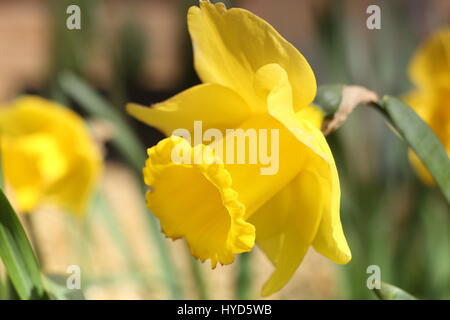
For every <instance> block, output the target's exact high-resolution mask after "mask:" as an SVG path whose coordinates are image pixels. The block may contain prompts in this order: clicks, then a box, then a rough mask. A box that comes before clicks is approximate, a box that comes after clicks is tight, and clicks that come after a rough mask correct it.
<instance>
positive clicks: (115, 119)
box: [59, 72, 146, 172]
mask: <svg viewBox="0 0 450 320" xmlns="http://www.w3.org/2000/svg"><path fill="white" fill-rule="evenodd" d="M59 84H60V85H61V88H62V89H63V90H64V92H65V93H66V94H67V95H68V96H70V97H71V98H73V99H74V100H75V101H77V102H78V103H79V104H80V106H81V107H82V108H83V109H84V110H86V111H87V112H88V113H89V114H91V115H92V116H95V117H98V118H100V119H106V120H109V121H111V122H112V123H113V124H114V127H115V129H116V130H117V134H116V135H115V136H114V138H113V140H112V142H113V144H114V145H115V147H116V148H117V150H118V151H119V152H120V153H121V154H122V156H123V157H124V158H125V160H126V161H127V162H128V163H130V165H131V166H132V167H133V169H135V170H137V171H139V172H140V171H141V170H142V168H143V167H144V164H145V157H146V154H145V148H144V147H143V146H142V145H141V143H140V142H139V139H138V138H137V136H136V135H135V134H134V132H133V130H131V128H130V126H129V125H128V123H127V120H126V119H125V118H124V116H123V115H122V114H121V113H120V112H118V111H117V110H116V108H114V106H112V105H111V104H110V103H108V102H107V101H106V100H105V99H103V97H101V96H100V95H99V94H98V93H97V92H95V91H94V90H92V88H91V87H90V86H89V85H88V84H86V83H85V82H84V81H83V80H81V79H80V78H78V77H77V76H75V75H74V74H72V73H68V72H67V73H63V74H62V75H61V76H60V77H59Z"/></svg>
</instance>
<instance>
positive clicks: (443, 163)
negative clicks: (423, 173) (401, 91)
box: [380, 96, 450, 203]
mask: <svg viewBox="0 0 450 320" xmlns="http://www.w3.org/2000/svg"><path fill="white" fill-rule="evenodd" d="M380 107H381V108H382V111H384V113H385V115H386V116H387V118H388V119H389V121H390V123H391V124H392V125H393V127H394V128H395V130H396V131H397V132H398V133H399V135H400V136H401V137H402V138H403V139H404V140H405V141H406V142H407V143H408V145H409V146H410V147H411V148H412V149H413V150H414V152H415V153H416V154H417V156H418V157H419V158H420V159H421V160H422V162H423V164H424V165H425V166H426V167H427V169H428V171H429V172H430V174H431V175H432V176H433V178H434V181H435V182H436V184H437V185H438V186H439V187H440V189H441V190H442V193H443V194H444V196H445V198H446V199H447V201H448V202H449V203H450V159H449V157H448V155H447V152H446V151H445V149H444V146H443V145H442V143H441V142H440V141H439V139H438V137H436V135H435V134H434V132H433V131H432V130H431V129H430V127H429V126H428V125H427V124H425V122H423V120H422V119H421V118H420V117H419V116H418V115H417V114H416V113H415V112H414V110H413V109H411V108H410V107H409V106H407V105H406V104H405V103H403V102H402V101H400V100H399V99H396V98H393V97H389V96H386V97H384V98H383V100H382V101H381V104H380Z"/></svg>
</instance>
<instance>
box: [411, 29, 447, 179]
mask: <svg viewBox="0 0 450 320" xmlns="http://www.w3.org/2000/svg"><path fill="white" fill-rule="evenodd" d="M409 73H410V77H411V79H412V80H413V82H414V84H415V85H416V86H417V89H416V90H415V91H413V92H411V93H410V94H408V95H407V96H406V97H405V101H406V103H407V104H408V105H410V106H411V107H412V108H413V109H414V110H415V111H416V112H417V114H418V115H419V116H420V117H421V118H422V119H423V121H425V122H426V123H427V124H428V125H429V126H430V127H431V129H432V130H433V131H434V133H435V134H436V136H437V137H438V138H439V140H440V141H441V142H442V144H443V145H444V147H445V149H446V150H447V154H448V155H450V28H447V29H444V30H441V31H438V32H436V33H435V34H433V35H432V36H431V37H430V39H428V40H427V41H426V42H425V43H424V44H423V45H422V46H421V47H420V48H419V50H418V51H417V53H416V55H415V56H414V57H413V59H412V61H411V64H410V69H409ZM409 157H410V160H411V163H412V165H413V166H414V168H415V170H416V172H417V174H418V176H419V177H420V178H422V180H423V181H424V182H425V183H427V184H433V183H434V182H433V178H432V177H431V174H430V173H429V172H428V170H427V169H426V168H425V166H424V165H423V164H422V162H421V161H420V159H419V158H418V157H417V155H416V154H415V153H414V152H413V151H411V150H410V151H409Z"/></svg>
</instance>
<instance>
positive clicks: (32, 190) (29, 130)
mask: <svg viewBox="0 0 450 320" xmlns="http://www.w3.org/2000/svg"><path fill="white" fill-rule="evenodd" d="M0 142H1V145H0V152H1V156H2V161H3V170H4V175H5V180H6V183H7V185H10V186H11V188H12V190H13V194H14V198H15V201H16V202H17V207H18V209H19V211H20V212H28V213H29V212H32V211H33V210H35V209H36V208H37V207H38V206H39V205H41V204H43V203H52V204H55V205H57V206H58V207H59V208H61V209H63V210H67V211H70V212H71V213H73V214H75V215H78V216H82V215H84V214H85V213H86V209H87V207H88V204H89V200H90V199H91V197H92V195H93V192H94V190H95V187H96V186H97V184H98V179H99V176H100V171H101V167H102V156H101V154H100V152H99V149H98V147H97V146H96V145H95V142H94V140H93V139H92V137H91V136H90V134H89V131H88V129H87V126H86V124H85V122H84V120H83V119H82V118H81V117H80V116H78V115H77V114H76V113H75V112H73V111H72V110H70V109H68V108H65V107H63V106H61V105H58V104H56V103H54V102H51V101H49V100H46V99H43V98H41V97H38V96H22V97H19V98H17V99H16V100H14V101H12V102H11V103H9V104H7V105H6V106H2V107H1V108H0Z"/></svg>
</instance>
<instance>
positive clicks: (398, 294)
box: [374, 282, 417, 300]
mask: <svg viewBox="0 0 450 320" xmlns="http://www.w3.org/2000/svg"><path fill="white" fill-rule="evenodd" d="M374 291H375V294H376V295H377V297H378V298H379V299H380V300H417V298H416V297H414V296H413V295H411V294H409V293H408V292H406V291H404V290H402V289H400V288H397V287H396V286H393V285H391V284H388V283H385V282H381V288H380V289H375V290H374Z"/></svg>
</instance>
